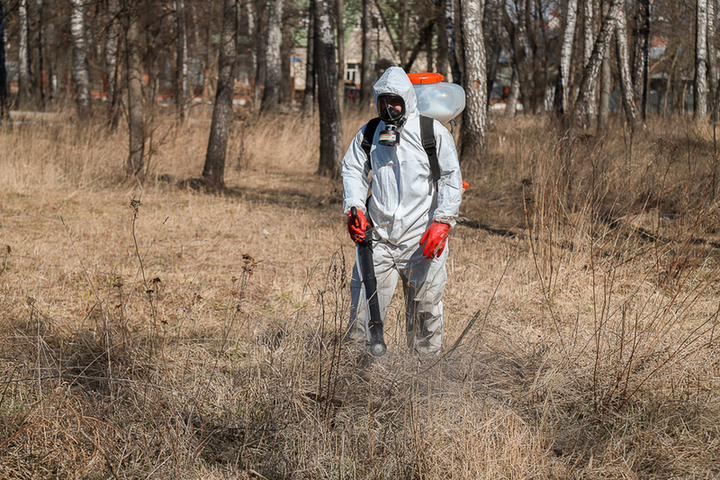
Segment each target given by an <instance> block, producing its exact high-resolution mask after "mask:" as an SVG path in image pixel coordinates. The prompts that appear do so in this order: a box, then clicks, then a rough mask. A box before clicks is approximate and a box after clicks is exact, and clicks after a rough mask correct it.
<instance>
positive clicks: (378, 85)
mask: <svg viewBox="0 0 720 480" xmlns="http://www.w3.org/2000/svg"><path fill="white" fill-rule="evenodd" d="M381 95H397V96H398V97H400V98H402V100H403V101H404V102H405V118H404V119H403V122H402V123H405V122H406V121H407V120H409V119H412V118H415V117H416V116H417V115H418V110H417V96H416V95H415V87H414V86H413V84H412V82H411V81H410V77H408V76H407V74H406V73H405V70H403V69H402V68H400V67H390V68H388V69H387V70H385V73H383V75H382V77H380V79H379V80H378V81H377V82H375V85H374V86H373V96H374V98H375V105H378V97H379V96H381Z"/></svg>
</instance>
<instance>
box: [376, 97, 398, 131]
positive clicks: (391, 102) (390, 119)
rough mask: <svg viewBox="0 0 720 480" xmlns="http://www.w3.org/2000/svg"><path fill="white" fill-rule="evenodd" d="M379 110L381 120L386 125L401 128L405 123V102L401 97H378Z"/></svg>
mask: <svg viewBox="0 0 720 480" xmlns="http://www.w3.org/2000/svg"><path fill="white" fill-rule="evenodd" d="M377 109H378V115H379V117H380V119H381V120H382V121H383V122H385V124H386V125H397V126H400V125H402V124H403V122H404V121H405V101H404V100H403V99H402V97H401V96H400V95H395V94H381V95H378V99H377Z"/></svg>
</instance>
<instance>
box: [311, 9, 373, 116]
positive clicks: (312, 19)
mask: <svg viewBox="0 0 720 480" xmlns="http://www.w3.org/2000/svg"><path fill="white" fill-rule="evenodd" d="M365 1H366V2H369V1H370V0H365ZM363 48H364V47H363ZM306 57H307V60H306V62H305V96H304V97H303V115H305V116H310V115H312V114H313V112H314V111H315V78H316V75H315V64H316V62H315V0H310V5H309V6H308V34H307V53H306Z"/></svg>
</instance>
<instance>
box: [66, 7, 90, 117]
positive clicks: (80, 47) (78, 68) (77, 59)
mask: <svg viewBox="0 0 720 480" xmlns="http://www.w3.org/2000/svg"><path fill="white" fill-rule="evenodd" d="M70 5H71V8H72V9H71V12H70V32H71V34H72V39H73V48H72V52H73V55H72V56H73V81H74V83H75V95H76V97H75V101H76V103H77V113H78V117H79V118H80V119H81V120H85V119H87V116H88V114H89V113H90V67H89V65H88V42H87V38H85V3H84V0H70Z"/></svg>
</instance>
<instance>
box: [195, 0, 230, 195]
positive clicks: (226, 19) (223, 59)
mask: <svg viewBox="0 0 720 480" xmlns="http://www.w3.org/2000/svg"><path fill="white" fill-rule="evenodd" d="M237 8H238V4H237V0H224V2H223V16H222V19H223V21H222V30H221V32H220V50H219V52H218V83H217V89H216V90H215V105H214V107H213V116H212V123H211V124H210V138H209V140H208V147H207V153H206V155H205V166H204V167H203V172H202V177H203V179H204V180H205V181H206V182H207V183H208V185H209V186H211V187H212V188H213V189H215V190H221V189H223V188H224V187H225V156H226V155H227V142H228V138H229V137H230V129H231V126H232V113H233V90H234V88H235V63H236V61H237Z"/></svg>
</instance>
